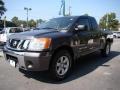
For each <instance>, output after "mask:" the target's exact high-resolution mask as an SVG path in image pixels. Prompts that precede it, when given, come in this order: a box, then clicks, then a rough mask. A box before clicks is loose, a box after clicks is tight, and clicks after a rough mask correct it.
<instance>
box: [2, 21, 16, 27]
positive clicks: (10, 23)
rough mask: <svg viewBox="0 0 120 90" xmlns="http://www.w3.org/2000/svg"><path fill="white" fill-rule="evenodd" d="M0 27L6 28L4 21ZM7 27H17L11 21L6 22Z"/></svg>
mask: <svg viewBox="0 0 120 90" xmlns="http://www.w3.org/2000/svg"><path fill="white" fill-rule="evenodd" d="M0 27H1V28H4V20H0ZM6 27H16V25H15V24H14V23H12V22H11V21H6Z"/></svg>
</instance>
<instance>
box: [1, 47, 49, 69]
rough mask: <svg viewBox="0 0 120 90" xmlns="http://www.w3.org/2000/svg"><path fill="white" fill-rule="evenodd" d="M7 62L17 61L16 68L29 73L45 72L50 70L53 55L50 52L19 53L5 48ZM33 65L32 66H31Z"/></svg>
mask: <svg viewBox="0 0 120 90" xmlns="http://www.w3.org/2000/svg"><path fill="white" fill-rule="evenodd" d="M3 53H4V56H5V60H7V61H8V62H9V60H10V59H13V60H15V63H16V66H17V67H19V68H21V69H24V70H27V71H44V70H48V69H49V63H50V59H51V55H50V53H49V52H18V51H13V50H9V49H7V48H6V47H4V50H3ZM30 65H31V66H30Z"/></svg>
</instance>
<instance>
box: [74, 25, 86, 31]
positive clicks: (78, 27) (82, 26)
mask: <svg viewBox="0 0 120 90" xmlns="http://www.w3.org/2000/svg"><path fill="white" fill-rule="evenodd" d="M85 29H86V26H85V25H78V26H77V27H76V28H75V30H80V31H82V30H85Z"/></svg>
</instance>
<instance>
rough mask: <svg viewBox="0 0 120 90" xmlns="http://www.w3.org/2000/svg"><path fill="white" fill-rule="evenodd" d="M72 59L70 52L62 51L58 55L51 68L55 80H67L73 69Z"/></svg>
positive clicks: (54, 58)
mask: <svg viewBox="0 0 120 90" xmlns="http://www.w3.org/2000/svg"><path fill="white" fill-rule="evenodd" d="M71 65H72V58H71V55H70V54H69V52H68V51H66V50H62V51H59V52H58V53H56V55H55V56H54V57H53V61H52V63H51V66H50V74H51V76H52V78H54V79H55V80H63V79H64V78H66V77H67V76H68V75H69V73H70V69H71Z"/></svg>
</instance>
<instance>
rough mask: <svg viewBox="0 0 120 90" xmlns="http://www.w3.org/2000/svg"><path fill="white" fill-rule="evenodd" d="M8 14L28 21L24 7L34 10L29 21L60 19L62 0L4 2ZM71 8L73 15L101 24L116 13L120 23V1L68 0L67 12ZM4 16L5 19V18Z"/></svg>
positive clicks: (7, 0) (30, 12)
mask: <svg viewBox="0 0 120 90" xmlns="http://www.w3.org/2000/svg"><path fill="white" fill-rule="evenodd" d="M4 2H5V7H6V8H7V12H6V13H5V14H4V16H6V17H7V20H11V19H12V18H13V17H14V16H17V17H18V18H19V19H20V20H26V11H25V10H24V7H28V8H32V10H31V11H29V19H35V20H37V19H45V20H48V19H50V18H55V17H59V15H58V14H59V10H60V5H61V0H4ZM69 5H70V6H71V12H72V15H75V16H76V15H83V14H86V13H87V14H88V15H90V16H93V17H95V18H96V19H97V21H98V22H99V19H100V18H101V17H102V16H103V15H104V14H106V13H111V12H115V13H116V14H117V19H118V20H119V21H120V0H66V12H67V13H68V7H69ZM4 16H3V17H4Z"/></svg>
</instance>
